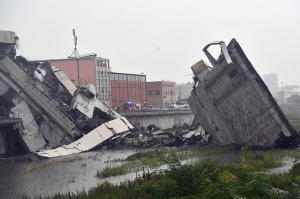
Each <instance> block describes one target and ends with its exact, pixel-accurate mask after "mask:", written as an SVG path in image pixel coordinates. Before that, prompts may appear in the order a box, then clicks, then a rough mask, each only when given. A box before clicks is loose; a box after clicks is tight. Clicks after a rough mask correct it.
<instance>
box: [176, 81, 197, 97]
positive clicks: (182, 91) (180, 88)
mask: <svg viewBox="0 0 300 199" xmlns="http://www.w3.org/2000/svg"><path fill="white" fill-rule="evenodd" d="M176 89H177V96H178V99H179V100H182V99H187V98H188V97H189V96H190V95H191V91H192V90H193V84H192V83H191V82H188V83H186V84H177V85H176Z"/></svg>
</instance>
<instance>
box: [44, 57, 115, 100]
mask: <svg viewBox="0 0 300 199" xmlns="http://www.w3.org/2000/svg"><path fill="white" fill-rule="evenodd" d="M43 61H45V60H43ZM47 61H49V62H50V64H51V66H55V67H57V68H59V69H60V70H61V71H63V72H64V73H65V74H66V75H67V76H68V77H69V78H70V79H71V80H72V81H73V82H74V84H75V85H76V86H80V85H83V84H87V83H90V84H93V85H95V86H96V92H97V98H98V99H99V100H101V101H103V102H104V103H106V104H107V105H108V106H111V84H110V67H109V59H106V58H101V57H97V55H96V54H90V55H87V56H80V57H77V58H68V59H51V60H47Z"/></svg>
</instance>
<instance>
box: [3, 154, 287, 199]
mask: <svg viewBox="0 0 300 199" xmlns="http://www.w3.org/2000/svg"><path fill="white" fill-rule="evenodd" d="M137 151H141V149H120V150H108V149H107V150H98V151H92V152H86V153H81V154H77V155H73V156H67V157H59V158H51V159H44V160H36V161H29V162H28V161H27V160H26V158H24V157H18V158H2V159H0V165H1V166H0V176H1V178H0V198H4V199H11V198H20V197H21V196H24V195H25V194H26V195H27V196H30V197H34V196H52V195H54V194H55V193H66V192H74V193H76V192H77V191H82V190H86V191H87V190H89V189H90V188H92V187H95V186H97V184H98V183H103V182H104V181H105V180H107V181H109V182H111V183H114V184H118V183H119V182H121V181H125V180H133V179H134V178H135V177H136V173H129V174H126V175H122V176H115V177H109V178H102V179H101V178H97V177H95V175H96V173H97V171H100V170H102V169H104V168H105V167H106V166H107V165H111V164H117V163H112V162H111V161H110V160H114V159H119V158H120V159H123V158H126V157H127V156H129V155H131V154H133V153H135V152H137ZM238 157H239V151H230V152H226V153H222V154H216V155H213V156H203V157H198V158H196V159H195V161H202V160H207V159H209V158H213V159H216V160H219V161H220V162H223V163H225V162H233V161H235V160H236V159H237V158H238ZM289 162H291V161H290V160H288V159H286V167H285V169H289V167H288V166H289V165H290V164H289ZM162 168H165V166H162ZM30 171H31V172H30ZM278 171H279V172H280V171H282V170H280V169H279V170H278V169H277V170H274V171H273V172H278ZM139 173H140V174H141V173H142V172H139Z"/></svg>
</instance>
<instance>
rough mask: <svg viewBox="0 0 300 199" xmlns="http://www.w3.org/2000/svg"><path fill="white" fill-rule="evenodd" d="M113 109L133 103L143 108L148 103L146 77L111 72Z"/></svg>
mask: <svg viewBox="0 0 300 199" xmlns="http://www.w3.org/2000/svg"><path fill="white" fill-rule="evenodd" d="M110 83H111V104H112V107H114V108H115V107H119V108H120V109H121V108H122V107H123V105H124V103H133V104H135V105H136V106H138V107H141V106H142V105H143V104H144V103H145V102H146V101H147V96H146V75H144V74H127V73H115V72H110Z"/></svg>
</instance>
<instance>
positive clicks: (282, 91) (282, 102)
mask: <svg viewBox="0 0 300 199" xmlns="http://www.w3.org/2000/svg"><path fill="white" fill-rule="evenodd" d="M281 88H282V103H283V82H281Z"/></svg>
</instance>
